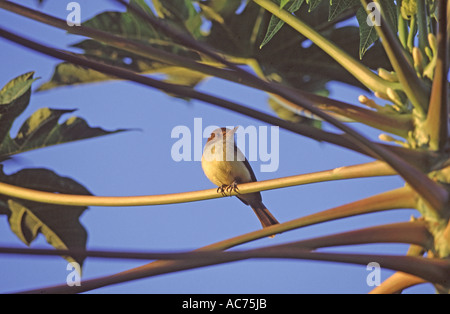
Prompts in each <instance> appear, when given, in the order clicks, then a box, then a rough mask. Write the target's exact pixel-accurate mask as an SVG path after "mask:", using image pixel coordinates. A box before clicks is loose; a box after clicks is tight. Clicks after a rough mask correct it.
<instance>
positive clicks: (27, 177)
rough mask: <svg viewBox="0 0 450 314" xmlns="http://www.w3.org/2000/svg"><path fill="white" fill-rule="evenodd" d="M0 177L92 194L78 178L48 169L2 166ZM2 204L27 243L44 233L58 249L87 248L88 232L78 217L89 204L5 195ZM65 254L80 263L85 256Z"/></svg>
mask: <svg viewBox="0 0 450 314" xmlns="http://www.w3.org/2000/svg"><path fill="white" fill-rule="evenodd" d="M0 181H1V182H6V183H9V184H13V185H17V186H21V187H26V188H31V189H37V190H42V191H47V192H58V193H66V194H81V195H91V193H90V192H89V191H88V190H87V189H86V188H85V187H83V186H82V185H81V184H79V183H77V182H76V181H74V180H72V179H70V178H65V177H61V176H59V175H57V174H55V173H54V172H53V171H51V170H47V169H25V170H21V171H19V172H17V173H15V174H12V175H6V174H4V173H3V170H2V167H1V166H0ZM0 208H2V210H1V211H0V214H5V213H6V214H7V216H8V222H9V224H10V227H11V230H12V231H13V232H14V233H15V234H16V235H17V237H18V238H19V239H20V240H21V241H22V242H23V243H25V244H26V245H28V246H29V245H30V244H31V243H32V242H33V241H34V240H35V239H36V238H37V236H38V235H39V234H42V235H43V236H45V238H46V240H47V242H48V243H49V244H50V245H52V246H53V247H55V248H56V249H75V250H84V249H85V248H86V242H87V232H86V230H85V228H84V227H83V226H82V225H81V223H80V221H79V218H80V216H81V215H82V214H83V212H84V211H85V210H86V209H87V207H77V206H61V205H50V204H43V203H37V202H32V201H26V200H17V199H14V198H10V197H8V196H5V195H2V196H0ZM65 258H66V260H67V261H69V262H77V263H78V264H80V265H82V264H83V260H84V258H79V257H77V258H73V257H70V256H67V257H65Z"/></svg>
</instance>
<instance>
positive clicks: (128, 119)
mask: <svg viewBox="0 0 450 314" xmlns="http://www.w3.org/2000/svg"><path fill="white" fill-rule="evenodd" d="M20 2H21V3H22V4H25V5H28V6H30V7H36V5H35V2H37V1H34V0H26V1H20ZM68 2H70V1H61V0H58V1H54V0H48V1H47V2H46V3H45V4H44V6H43V7H42V8H43V9H44V10H45V12H48V13H50V14H53V15H56V16H58V17H60V18H65V16H66V15H67V11H66V5H67V3H68ZM78 2H79V3H80V4H81V8H82V20H86V19H89V18H91V17H92V16H95V15H96V14H98V13H100V12H102V11H105V10H119V9H120V10H121V8H120V7H118V6H117V5H114V4H113V3H112V1H106V0H98V1H88V0H79V1H78ZM0 23H1V25H2V27H6V28H8V29H13V30H16V31H20V33H21V34H23V35H26V36H29V37H33V38H36V39H38V40H39V41H42V42H46V43H48V44H51V45H56V46H58V47H60V48H67V46H68V44H71V43H75V42H77V41H79V40H80V38H79V37H77V36H73V35H67V34H65V32H63V31H59V30H56V29H53V28H50V27H47V26H44V25H41V24H39V23H36V22H32V21H29V20H27V19H24V18H21V17H18V16H15V15H13V14H11V13H8V12H5V11H2V10H0ZM0 60H1V61H0V62H1V71H0V85H1V86H3V85H4V84H6V83H7V82H8V81H9V80H10V79H12V78H14V77H17V76H19V75H21V74H23V73H25V72H28V71H36V76H37V77H41V78H42V79H41V80H39V81H38V82H36V83H34V85H33V86H34V87H35V88H36V87H37V86H39V84H41V83H43V82H45V81H47V80H48V79H49V78H50V77H51V75H52V72H53V68H54V66H55V65H56V64H57V63H58V62H59V61H58V60H54V59H52V58H49V57H47V56H43V55H38V54H36V53H34V52H31V51H29V50H27V49H25V48H22V47H19V46H17V45H14V44H11V43H10V42H6V41H5V40H3V39H0ZM200 88H201V89H202V90H205V91H208V92H211V93H215V94H218V95H224V96H225V97H227V98H229V99H233V100H237V101H239V102H242V103H244V104H247V105H249V106H251V107H254V108H257V109H259V110H262V111H265V112H269V113H270V112H271V111H270V109H269V108H268V105H267V96H266V95H265V94H263V93H261V92H258V91H255V90H251V89H248V88H242V87H239V86H236V85H234V84H230V83H224V82H222V81H218V80H210V81H207V82H204V83H202V84H201V86H200ZM330 89H331V91H332V95H331V96H332V97H334V98H338V99H342V100H345V101H348V102H351V103H356V102H357V97H358V95H359V94H360V91H357V90H354V89H350V88H348V87H346V86H343V85H338V84H333V85H331V86H330ZM42 107H51V108H63V109H73V108H77V109H78V111H77V112H76V114H77V115H78V116H81V117H83V118H85V119H86V120H87V121H88V122H89V124H90V125H92V126H100V127H102V128H105V129H109V130H114V129H118V128H130V129H140V130H141V131H132V132H126V133H121V134H117V135H112V136H107V137H102V138H96V139H91V140H86V141H80V142H76V143H72V144H65V145H60V146H56V147H52V148H48V149H43V150H36V151H32V152H28V153H25V154H23V155H21V156H20V158H17V159H14V160H12V161H8V162H7V163H5V171H7V173H13V172H15V171H17V170H19V169H23V168H33V167H36V168H37V167H39V168H40V167H45V168H49V169H52V170H54V171H56V172H57V173H58V174H60V175H62V176H68V177H71V178H74V179H75V180H77V181H78V182H80V183H82V184H83V185H85V186H86V187H87V188H88V189H89V190H90V191H92V192H93V193H94V194H95V195H101V196H127V195H149V194H162V193H172V192H183V191H193V190H200V189H207V188H213V186H212V184H211V183H210V182H209V181H208V180H207V179H206V177H205V176H204V174H203V172H202V169H201V165H200V162H198V161H191V162H175V161H173V160H172V158H171V154H170V153H171V147H172V145H173V143H174V142H175V141H176V140H175V139H172V138H171V136H170V135H171V131H172V129H173V128H174V127H175V126H178V125H185V126H187V127H189V128H192V127H193V123H194V118H202V119H203V125H204V127H205V126H207V125H220V126H225V125H229V126H233V125H242V126H249V125H254V126H260V125H263V124H262V123H260V122H259V121H256V120H254V119H250V118H246V117H243V116H241V115H238V114H235V113H233V112H230V111H227V110H224V109H219V108H215V107H213V106H210V105H206V104H204V103H200V102H196V101H192V102H191V103H186V102H184V101H181V100H177V99H173V98H170V97H168V96H167V95H165V94H163V93H161V92H159V91H156V90H151V89H149V88H144V87H142V86H139V85H137V84H134V83H129V82H118V81H116V82H106V83H99V84H92V85H85V86H78V87H69V88H60V89H55V90H52V91H49V92H42V93H34V94H33V95H32V98H31V104H30V106H29V108H28V109H27V111H26V112H25V113H24V114H23V115H22V116H21V118H20V119H19V121H17V122H18V123H17V124H16V125H15V126H14V130H17V127H18V125H20V123H21V122H23V120H24V119H25V118H26V117H28V116H29V115H30V114H31V113H32V112H34V111H35V110H37V109H38V108H42ZM361 130H364V131H365V132H366V131H367V132H368V133H367V134H369V135H370V136H371V137H373V138H375V136H377V134H378V133H377V132H376V131H373V130H369V129H366V128H363V129H361ZM279 146H280V167H279V169H278V171H276V172H272V173H260V172H259V170H258V169H259V162H258V161H256V162H253V163H252V165H253V168H254V169H255V172H256V176H257V178H258V179H259V180H264V179H272V178H277V177H282V176H288V175H293V174H301V173H308V172H313V171H320V170H326V169H332V168H335V167H340V166H344V165H351V164H355V163H362V162H367V161H370V159H368V158H366V157H364V156H361V155H358V154H355V153H352V152H350V151H346V150H343V149H340V148H338V147H335V146H332V145H329V144H325V143H318V142H315V141H313V140H310V139H307V138H305V137H301V136H299V135H295V134H292V133H290V132H288V131H284V130H280V143H279ZM402 185H403V182H402V181H401V180H400V179H398V178H378V179H360V180H353V181H347V182H333V183H325V184H318V185H310V186H300V187H292V188H286V189H279V190H274V191H266V192H264V193H263V200H264V203H265V204H266V205H267V207H268V208H269V209H270V210H271V211H272V213H273V214H274V215H275V216H276V217H277V218H278V220H279V221H280V222H284V221H288V220H292V219H295V218H298V217H300V216H304V215H308V214H311V213H315V212H318V211H320V210H325V209H328V208H331V207H334V206H337V205H341V204H344V203H347V202H350V201H355V200H357V199H360V198H363V197H367V196H370V195H373V194H376V193H380V192H383V191H387V190H390V189H393V188H397V187H400V186H402ZM412 214H414V215H417V214H416V213H415V212H413V211H409V210H401V211H391V212H386V213H378V214H371V215H367V216H364V217H354V218H350V219H346V220H339V221H335V222H331V223H326V224H319V225H316V226H312V227H308V228H304V229H301V230H297V231H292V232H286V233H284V234H282V235H278V236H276V237H275V238H274V239H262V240H259V241H255V242H252V243H249V244H247V245H244V246H242V247H241V248H247V247H259V246H263V245H270V244H278V243H284V242H288V241H293V240H299V239H305V238H310V237H314V236H319V235H326V234H331V233H336V232H341V231H347V230H352V229H354V228H363V227H367V226H374V225H379V224H383V223H391V222H401V221H406V220H409V218H410V216H411V215H412ZM81 222H82V224H83V225H84V226H85V227H86V229H87V230H88V233H89V238H88V248H89V249H107V250H137V251H151V250H157V251H158V250H177V251H179V250H191V249H196V248H198V247H201V246H204V245H207V244H211V243H214V242H217V241H221V240H224V239H227V238H230V237H233V236H236V235H239V234H243V233H246V232H250V231H253V230H256V229H259V228H260V224H259V222H258V220H257V219H256V217H255V216H254V214H253V212H252V210H251V209H250V208H249V207H246V206H245V205H243V204H242V203H241V202H240V201H238V200H237V199H235V198H222V199H217V200H209V201H202V202H196V203H187V204H178V205H164V206H153V207H133V208H127V207H124V208H99V207H91V208H90V209H89V210H87V211H86V212H85V213H84V215H83V216H82V218H81ZM0 245H2V246H15V247H24V244H23V243H21V242H20V241H19V239H18V238H17V237H16V236H15V235H14V234H13V233H12V231H11V230H10V228H9V225H8V222H7V218H6V217H5V216H0ZM32 247H48V244H47V243H46V241H45V239H44V237H43V236H40V237H39V238H38V239H37V240H36V241H35V242H34V243H33V244H32ZM334 250H335V251H336V250H337V249H334ZM406 250H407V246H406V245H397V244H390V245H367V246H354V247H344V248H339V249H338V251H342V252H366V253H375V252H379V253H383V254H404V253H405V252H406ZM142 264H143V262H142V261H123V260H101V259H87V260H86V261H85V264H84V274H83V278H84V279H87V278H94V277H98V276H102V275H109V274H113V273H116V272H119V271H123V270H126V269H129V268H132V267H135V266H139V265H142ZM66 265H67V263H66V261H65V260H63V259H62V258H59V257H28V256H27V257H25V256H5V255H1V256H0V292H11V291H17V290H23V289H29V288H38V287H43V286H48V285H55V284H61V283H64V282H65V280H66V276H67V275H68V273H69V272H68V271H67V270H66ZM367 274H368V271H367V270H366V268H365V267H363V266H353V265H343V264H332V263H325V262H311V261H285V260H282V261H279V260H257V261H245V262H238V263H233V264H227V265H220V266H213V267H208V268H205V269H200V270H192V271H186V272H182V273H175V274H170V275H163V276H159V277H155V278H150V279H143V280H139V281H134V282H130V283H125V284H120V285H115V286H111V287H107V288H102V289H98V290H95V291H93V293H367V292H368V291H370V290H371V288H370V287H368V286H367V284H366V276H367ZM390 274H392V272H390V271H388V270H386V269H382V279H385V278H387V277H388V276H389V275H390ZM433 291H434V289H433V287H432V286H431V285H422V286H418V287H415V288H412V289H409V290H407V292H409V293H422V292H426V293H429V292H433Z"/></svg>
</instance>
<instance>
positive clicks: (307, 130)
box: [0, 28, 450, 217]
mask: <svg viewBox="0 0 450 314" xmlns="http://www.w3.org/2000/svg"><path fill="white" fill-rule="evenodd" d="M0 36H1V37H4V38H6V39H8V40H10V41H13V42H16V43H19V44H21V45H23V46H25V47H28V48H31V49H33V50H36V51H39V52H42V53H44V54H47V55H50V56H52V57H55V58H59V59H62V60H66V61H69V62H75V63H76V64H80V65H84V66H87V67H89V68H92V69H94V70H97V71H100V72H103V73H106V74H110V75H114V76H118V77H121V78H125V79H128V80H132V81H134V82H137V83H140V84H142V85H145V86H151V87H154V88H158V89H161V90H164V91H168V92H171V93H174V94H177V95H183V96H187V97H190V98H194V99H197V100H200V101H203V102H207V103H211V104H214V105H217V106H220V107H224V108H227V109H231V110H234V111H236V112H239V113H242V114H245V115H250V116H252V117H255V118H257V119H259V120H261V121H265V122H268V123H271V124H274V121H278V125H279V126H280V127H284V128H286V129H289V130H294V131H296V132H298V133H299V134H302V135H305V134H308V135H307V136H309V137H311V138H316V139H317V138H325V139H324V140H326V141H328V142H333V143H336V144H338V145H340V146H344V147H348V148H350V147H351V148H352V149H353V150H356V151H360V152H364V153H365V154H368V155H370V156H372V157H374V158H376V159H380V160H383V161H385V162H386V163H388V164H389V165H390V166H391V167H392V168H393V169H395V170H396V171H397V172H398V174H400V175H401V176H402V177H403V178H404V179H405V181H406V182H407V183H409V184H410V185H411V187H413V188H414V189H415V190H416V191H417V192H418V193H420V195H421V196H422V197H423V198H424V200H425V202H426V203H427V204H428V205H430V209H431V210H432V211H433V212H434V214H435V215H436V216H439V217H446V216H447V215H449V214H450V213H449V212H448V208H447V206H448V204H449V198H450V195H449V192H448V191H447V190H446V189H445V188H444V187H442V186H441V185H439V184H438V183H436V182H434V181H432V180H431V179H430V178H428V177H427V176H426V175H425V174H424V173H422V172H421V171H420V170H419V169H417V168H415V167H413V166H411V165H409V164H408V163H406V162H405V161H404V160H403V159H402V158H401V157H399V156H398V155H396V154H394V153H392V152H391V151H389V150H386V149H385V148H384V147H383V146H381V145H377V144H375V143H373V142H371V141H370V140H368V139H367V138H366V137H365V136H363V135H362V134H360V133H358V132H356V131H355V130H353V129H352V128H350V127H349V126H347V125H345V124H342V123H341V122H339V121H338V120H336V119H335V118H333V117H331V116H329V115H327V114H326V113H324V112H322V111H321V110H319V109H317V108H315V107H314V106H313V105H312V104H311V103H310V102H309V101H308V100H307V99H304V98H303V97H299V95H298V94H296V93H294V92H292V91H291V90H290V89H288V88H283V87H281V86H278V85H273V88H272V89H273V91H271V92H273V93H277V94H279V95H280V96H282V97H284V98H286V99H287V100H289V101H293V102H294V103H297V104H300V103H302V104H303V106H304V108H306V109H307V110H309V111H310V112H312V113H313V114H315V115H317V116H319V117H321V118H323V119H324V120H325V121H327V122H329V123H331V124H332V125H334V126H336V127H337V128H339V129H341V130H342V131H344V132H346V133H347V135H348V136H349V138H348V140H347V138H345V137H342V136H339V135H336V134H333V133H328V132H324V131H322V130H318V129H317V128H314V127H308V126H305V125H301V124H295V123H291V122H288V121H285V120H282V119H277V118H275V117H273V116H269V115H266V114H264V113H261V112H258V111H256V110H253V109H250V108H247V107H244V106H241V105H239V104H236V103H233V102H230V101H227V100H225V99H222V98H218V97H214V96H212V95H208V94H205V93H201V92H198V91H195V90H193V89H190V88H186V87H185V86H180V85H176V84H170V83H165V82H161V81H159V80H155V79H152V78H149V77H146V76H141V75H139V74H136V73H134V72H132V71H129V70H125V69H122V68H118V67H115V66H110V65H106V64H103V63H99V62H95V61H92V60H88V59H86V58H83V57H79V56H77V55H75V54H70V53H66V52H63V51H61V50H56V49H53V48H49V47H47V46H44V45H41V44H39V43H37V42H35V41H32V40H29V39H26V38H24V37H21V36H18V35H16V34H13V33H11V32H9V31H6V30H4V29H1V28H0ZM254 79H258V80H259V78H256V77H254ZM263 83H264V82H263ZM275 125H277V124H275Z"/></svg>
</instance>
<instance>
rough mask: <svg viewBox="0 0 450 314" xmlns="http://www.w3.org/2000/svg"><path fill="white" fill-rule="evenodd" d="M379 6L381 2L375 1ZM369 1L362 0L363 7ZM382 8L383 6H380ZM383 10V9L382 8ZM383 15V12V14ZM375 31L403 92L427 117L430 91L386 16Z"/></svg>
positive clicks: (381, 17)
mask: <svg viewBox="0 0 450 314" xmlns="http://www.w3.org/2000/svg"><path fill="white" fill-rule="evenodd" d="M375 1H376V2H377V3H378V4H379V0H375ZM367 2H368V1H367V0H361V3H362V5H363V6H364V7H365V8H367ZM380 7H381V5H380ZM381 8H382V7H381ZM382 13H383V12H382ZM374 27H375V30H376V31H377V33H378V36H380V38H381V43H382V44H383V47H384V50H385V51H386V54H387V56H388V58H389V60H390V62H391V64H392V67H393V68H394V70H395V73H396V74H397V77H398V79H399V82H400V83H401V86H402V88H401V89H403V91H404V92H405V93H406V95H407V96H408V99H409V100H410V101H411V103H412V105H413V106H414V108H415V109H416V111H417V114H418V115H419V116H420V117H421V118H424V117H425V109H426V106H427V105H428V96H429V91H428V90H427V87H426V86H425V84H424V83H423V82H422V81H421V80H420V79H419V78H418V77H417V74H416V71H415V69H414V68H413V67H412V66H411V64H410V63H409V61H408V58H407V57H406V55H405V52H404V50H403V47H402V46H401V44H400V42H399V40H398V38H397V36H396V34H394V32H393V31H392V30H391V28H390V27H389V23H388V22H387V21H386V19H385V17H384V14H381V16H380V25H379V26H377V25H375V26H374Z"/></svg>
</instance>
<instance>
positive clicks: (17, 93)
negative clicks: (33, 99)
mask: <svg viewBox="0 0 450 314" xmlns="http://www.w3.org/2000/svg"><path fill="white" fill-rule="evenodd" d="M33 75H34V72H28V73H25V74H23V75H21V76H19V77H16V78H15V79H13V80H11V81H10V82H9V83H7V84H6V85H5V86H4V87H3V88H2V90H0V149H1V148H2V147H3V142H4V141H5V139H6V140H7V136H8V133H9V130H10V128H11V126H12V124H13V122H14V120H15V119H16V118H17V117H18V116H19V115H20V114H21V113H22V112H23V111H24V110H25V108H27V106H28V103H29V102H30V96H31V84H32V83H33V82H34V81H35V80H36V79H34V78H33Z"/></svg>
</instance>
